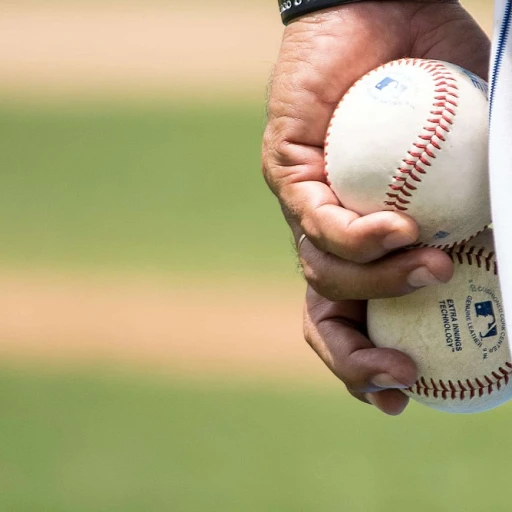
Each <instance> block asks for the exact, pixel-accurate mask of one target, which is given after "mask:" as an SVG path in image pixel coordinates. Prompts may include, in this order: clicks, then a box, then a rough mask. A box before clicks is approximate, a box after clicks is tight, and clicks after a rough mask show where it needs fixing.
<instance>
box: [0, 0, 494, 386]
mask: <svg viewBox="0 0 512 512" xmlns="http://www.w3.org/2000/svg"><path fill="white" fill-rule="evenodd" d="M466 3H468V2H466ZM470 3H471V2H470ZM482 3H484V2H473V3H471V5H473V6H474V10H475V11H477V10H481V11H482V16H483V17H482V18H481V19H482V24H483V25H484V26H485V27H486V28H487V29H488V30H489V29H490V15H489V12H490V9H489V6H488V5H485V6H484V5H482ZM227 12H229V15H227V14H226V13H227ZM281 33H282V28H281V26H280V24H279V20H278V17H277V14H276V6H275V2H274V1H268V2H261V3H260V5H259V6H257V7H250V8H249V7H245V6H236V4H235V3H233V4H229V9H227V10H222V9H214V8H213V7H212V9H210V10H206V9H203V10H202V11H201V12H200V13H199V12H196V11H193V10H191V9H187V8H186V7H185V8H183V7H181V8H180V10H176V9H175V8H173V7H172V6H169V5H165V4H155V5H147V4H140V3H108V4H104V5H102V4H100V3H91V4H89V5H87V4H81V3H80V2H76V3H69V4H66V3H63V4H60V5H59V4H58V3H57V4H52V5H46V4H44V3H41V2H37V3H34V4H31V3H30V2H20V3H17V4H14V3H9V4H8V3H3V4H0V91H2V93H3V95H4V96H5V97H16V98H20V99H22V100H23V101H24V100H26V99H27V98H48V97H50V98H52V97H53V98H56V99H62V98H63V97H71V98H75V97H77V96H85V97H98V96H100V97H106V98H114V97H115V98H118V97H119V96H124V97H128V98H131V97H133V98H140V97H141V96H142V97H145V98H146V99H152V98H156V99H161V98H162V97H164V98H174V99H175V98H176V97H185V96H187V97H198V98H201V99H204V100H205V101H215V99H216V98H217V97H230V98H233V97H237V96H240V97H241V98H244V99H250V100H257V101H263V98H264V90H265V85H266V82H267V80H268V76H269V74H270V71H271V68H272V64H273V62H274V59H275V56H276V54H277V49H278V45H279V39H280V37H281ZM302 292H303V285H302V283H300V282H299V280H297V283H296V284H295V285H289V287H286V288H285V289H282V288H281V287H275V288H273V287H272V286H270V285H268V286H260V287H257V286H255V285H254V284H251V285H243V284H239V285H237V286H235V287H220V285H219V286H217V287H215V286H211V287H201V286H187V287H172V286H167V287H166V286H163V285H160V284H158V283H157V282H156V281H155V280H151V279H148V280H147V281H143V280H138V281H137V280H135V281H133V280H126V281H115V280H110V281H109V280H99V279H98V280H96V281H91V279H85V278H72V277H63V276H61V277H59V276H48V275H38V274H26V273H13V272H9V271H7V270H5V271H3V272H0V307H1V308H2V315H0V353H1V355H2V358H3V359H13V358H14V359H17V358H19V357H20V358H22V359H26V358H29V359H35V360H41V361H50V360H51V361H68V362H69V361H76V362H80V363H83V362H86V363H87V362H97V361H104V360H109V361H117V360H121V361H126V362H128V363H133V362H135V363H143V364H148V365H153V366H162V365H163V366H168V367H172V368H173V369H174V370H176V371H180V372H189V373H196V374H201V373H202V372H204V371H207V372H213V373H219V374H225V373H229V375H232V374H236V373H238V374H240V375H244V374H248V373H251V374H255V375H266V374H276V375H283V376H286V375H294V376H303V375H310V376H313V375H316V376H321V377H320V378H322V379H327V378H328V377H327V371H326V370H325V369H324V368H323V367H322V365H321V364H320V363H319V362H317V361H316V360H315V356H314V355H313V354H312V352H311V350H310V349H309V348H308V347H307V346H306V344H305V343H304V342H303V341H302V333H301V316H302V315H301V308H302V295H303V294H302Z"/></svg>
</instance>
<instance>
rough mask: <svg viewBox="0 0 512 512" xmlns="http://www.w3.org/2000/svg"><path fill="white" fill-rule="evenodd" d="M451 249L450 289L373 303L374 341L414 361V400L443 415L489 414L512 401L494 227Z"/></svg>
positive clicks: (427, 290)
mask: <svg viewBox="0 0 512 512" xmlns="http://www.w3.org/2000/svg"><path fill="white" fill-rule="evenodd" d="M447 252H448V253H449V254H450V255H451V256H452V259H453V261H454V263H455V276H454V277H453V279H452V280H451V281H450V282H449V283H448V284H441V285H438V286H432V287H427V288H422V289H420V290H417V291H415V292H413V293H412V294H411V295H408V296H405V297H400V298H392V299H378V300H371V301H369V303H368V331H369V337H370V339H371V340H372V341H373V342H374V343H375V345H377V346H378V347H389V348H395V349H397V350H400V351H401V352H404V353H405V354H407V355H409V356H410V357H411V358H412V359H413V361H415V363H416V364H417V366H418V370H419V379H418V381H417V382H416V384H415V385H414V386H413V387H411V388H410V389H409V390H407V391H404V392H405V393H406V394H407V395H409V396H411V397H412V398H413V399H414V400H416V401H418V402H420V403H422V404H425V405H428V406H430V407H433V408H434V409H439V410H441V411H448V412H454V413H472V412H480V411H485V410H488V409H492V408H494V407H497V406H499V405H501V404H503V403H504V402H506V401H508V400H510V399H511V398H512V382H511V380H512V377H511V374H512V362H511V358H510V352H509V345H508V339H507V330H506V326H505V318H504V313H503V304H502V300H501V294H500V288H499V283H498V275H497V272H498V270H497V265H496V259H495V254H494V245H493V240H492V230H490V229H488V230H486V231H484V232H483V233H481V234H480V235H478V236H477V237H475V238H473V239H471V240H470V241H469V242H468V243H467V244H465V245H457V246H455V247H453V248H452V249H450V250H448V251H447Z"/></svg>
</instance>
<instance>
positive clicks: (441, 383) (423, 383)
mask: <svg viewBox="0 0 512 512" xmlns="http://www.w3.org/2000/svg"><path fill="white" fill-rule="evenodd" d="M510 375H512V363H510V362H508V361H507V362H506V363H505V364H504V365H503V366H500V367H499V368H498V369H497V370H495V371H493V372H491V376H489V375H484V376H483V377H482V378H475V379H473V380H474V382H471V380H470V379H466V380H464V381H461V380H458V381H456V382H454V381H452V380H447V381H445V380H442V379H439V380H434V379H429V380H428V381H427V379H425V377H420V379H418V380H417V381H416V383H415V384H414V386H412V387H410V388H409V389H408V390H407V391H409V392H410V393H411V394H415V395H419V396H425V397H427V398H429V397H430V396H431V395H432V398H441V399H443V400H457V399H458V400H468V399H469V400H471V399H472V398H475V397H477V398H481V397H482V396H484V395H492V394H493V393H494V392H495V391H499V390H500V389H501V388H502V387H505V386H507V385H508V384H509V382H510Z"/></svg>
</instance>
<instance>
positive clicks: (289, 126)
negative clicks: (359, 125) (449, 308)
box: [263, 0, 489, 413]
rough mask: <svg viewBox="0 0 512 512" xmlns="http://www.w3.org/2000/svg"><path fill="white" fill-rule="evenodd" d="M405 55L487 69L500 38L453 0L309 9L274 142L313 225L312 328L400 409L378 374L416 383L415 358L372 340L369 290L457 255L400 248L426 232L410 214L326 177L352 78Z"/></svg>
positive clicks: (289, 57) (285, 197)
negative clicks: (338, 189) (366, 201)
mask: <svg viewBox="0 0 512 512" xmlns="http://www.w3.org/2000/svg"><path fill="white" fill-rule="evenodd" d="M401 57H417V58H432V59H439V60H445V61H449V62H453V63H455V64H459V65H461V66H463V67H465V68H466V69H469V70H471V71H473V72H475V73H476V74H478V75H480V76H483V77H484V78H485V77H486V73H487V67H488V59H489V41H488V39H487V37H486V36H485V34H484V33H483V32H482V31H481V29H480V28H479V27H478V25H477V24H476V23H475V21H474V20H473V19H472V18H471V16H469V14H468V13H467V12H466V11H465V10H464V9H463V8H462V7H461V6H460V5H459V4H458V3H457V2H450V1H444V2H442V1H435V0H432V1H428V0H424V1H422V2H418V1H386V0H381V1H366V2H362V3H356V4H349V5H344V6H340V7H337V8H332V9H327V10H324V11H321V12H316V13H312V14H309V15H306V16H303V17H301V18H299V19H298V20H296V21H294V22H292V23H291V24H290V25H289V26H288V27H287V28H286V30H285V34H284V38H283V42H282V47H281V51H280V55H279V59H278V63H277V65H276V67H275V71H274V76H273V80H272V87H271V92H270V98H269V123H268V126H267V129H266V132H265V136H264V147H263V167H264V174H265V178H266V180H267V182H268V184H269V186H270V188H271V189H272V191H273V192H274V193H275V194H276V196H277V197H278V199H279V201H280V203H281V207H282V210H283V213H284V215H285V217H286V219H287V221H288V223H289V225H290V227H291V229H292V232H293V233H294V237H295V240H296V241H298V239H299V238H300V236H301V235H302V234H303V233H305V234H306V235H307V240H306V241H305V242H304V244H303V245H302V249H301V251H300V257H301V263H302V265H303V268H304V274H305V277H306V279H307V281H308V283H309V290H308V295H307V301H306V316H305V334H306V339H307V340H308V342H309V343H310V344H311V345H312V346H313V348H314V349H315V350H316V351H317V353H319V355H320V356H321V357H322V359H323V360H324V362H326V364H327V365H328V366H329V367H330V368H331V369H332V370H333V371H334V372H335V374H336V375H337V376H338V377H340V378H341V379H342V380H343V381H344V382H345V383H346V385H347V387H348V388H349V389H350V390H351V391H352V392H353V394H355V395H356V396H358V398H361V399H364V400H370V401H372V402H374V403H376V404H377V405H378V407H379V408H380V409H382V410H383V411H385V412H388V413H397V412H400V409H403V407H405V405H406V398H405V396H404V395H403V394H402V393H399V392H397V391H396V390H394V391H393V390H391V391H386V392H385V393H383V392H381V393H379V394H378V395H374V394H373V393H374V392H375V391H377V390H379V389H386V388H392V387H393V386H390V385H384V384H386V382H385V381H383V380H382V378H379V379H377V380H378V381H379V382H380V383H381V384H383V385H382V386H377V385H375V383H372V380H373V381H375V377H376V376H377V374H376V373H375V372H376V371H379V372H381V373H382V372H384V374H386V375H390V376H391V377H393V378H394V379H395V380H400V379H399V377H401V378H402V380H403V379H405V380H407V382H402V384H403V387H404V386H405V385H407V384H412V382H410V379H411V378H413V377H414V374H415V368H414V365H413V363H412V362H411V361H410V360H408V359H407V358H405V356H404V355H403V354H399V353H395V352H393V353H389V351H387V352H386V353H384V352H382V351H381V349H375V348H371V347H372V345H371V344H370V342H369V341H368V340H367V338H366V337H365V336H364V334H365V319H364V312H365V307H366V303H365V302H364V301H365V300H366V299H370V298H377V297H387V296H393V295H402V294H405V293H409V292H411V291H413V290H415V289H417V288H418V287H420V286H425V285H429V284H435V283H436V282H445V281H447V280H449V279H450V277H451V273H452V270H453V269H452V264H451V261H450V260H449V258H448V257H447V256H446V254H444V253H443V252H441V251H437V250H433V249H418V250H415V251H409V252H407V253H406V254H405V255H404V253H397V254H395V253H392V252H391V251H393V250H395V249H397V248H400V247H404V246H406V245H408V244H410V243H412V242H414V241H415V240H416V238H417V235H418V228H417V226H416V224H415V223H414V222H413V221H412V220H411V219H410V218H409V217H407V216H406V215H403V214H399V213H395V212H379V213H376V214H372V215H367V216H365V217H360V216H358V215H356V214H355V213H353V212H350V211H348V210H345V209H343V208H342V207H341V205H340V204H339V202H338V200H337V199H336V196H335V195H334V194H333V192H332V191H331V189H330V188H329V187H328V186H327V184H326V182H325V177H324V158H323V144H324V137H325V133H326V131H327V126H328V124H329V121H330V118H331V116H332V113H333V112H334V109H335V107H336V106H337V104H338V102H339V100H340V99H341V97H342V96H343V95H344V93H345V92H346V91H347V90H348V89H349V88H350V86H351V85H352V84H353V83H354V82H355V81H357V80H358V79H359V78H360V77H361V76H363V75H364V74H365V73H367V72H368V71H370V70H371V69H373V68H375V67H377V66H379V65H381V64H383V63H385V62H388V61H391V60H394V59H397V58H401ZM339 301H343V302H339ZM355 326H357V327H355ZM347 347H350V349H348V348H347ZM359 352H361V354H359ZM363 352H364V357H363ZM404 358H405V359H404ZM356 359H357V361H358V363H357V364H356V365H355V366H354V365H348V361H349V360H352V361H353V360H356ZM406 361H407V362H406ZM406 367H408V368H409V370H407V371H405V373H404V374H403V375H398V374H397V372H398V373H400V371H401V370H400V371H399V370H398V368H406ZM406 374H407V375H406ZM406 377H408V379H407V378H406ZM389 383H390V381H389V379H388V384H389ZM365 393H370V394H369V395H366V394H365Z"/></svg>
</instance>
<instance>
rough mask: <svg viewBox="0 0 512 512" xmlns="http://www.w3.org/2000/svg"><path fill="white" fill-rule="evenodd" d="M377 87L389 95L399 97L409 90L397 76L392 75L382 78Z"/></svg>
mask: <svg viewBox="0 0 512 512" xmlns="http://www.w3.org/2000/svg"><path fill="white" fill-rule="evenodd" d="M375 88H376V89H377V90H379V91H381V92H383V93H385V94H386V95H387V96H390V97H393V98H399V97H400V96H401V95H402V94H403V93H404V92H405V91H407V86H406V85H405V84H403V83H401V82H399V81H398V80H396V79H395V78H391V77H390V76H388V77H386V78H384V80H381V81H380V82H379V83H378V84H377V85H376V86H375Z"/></svg>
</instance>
